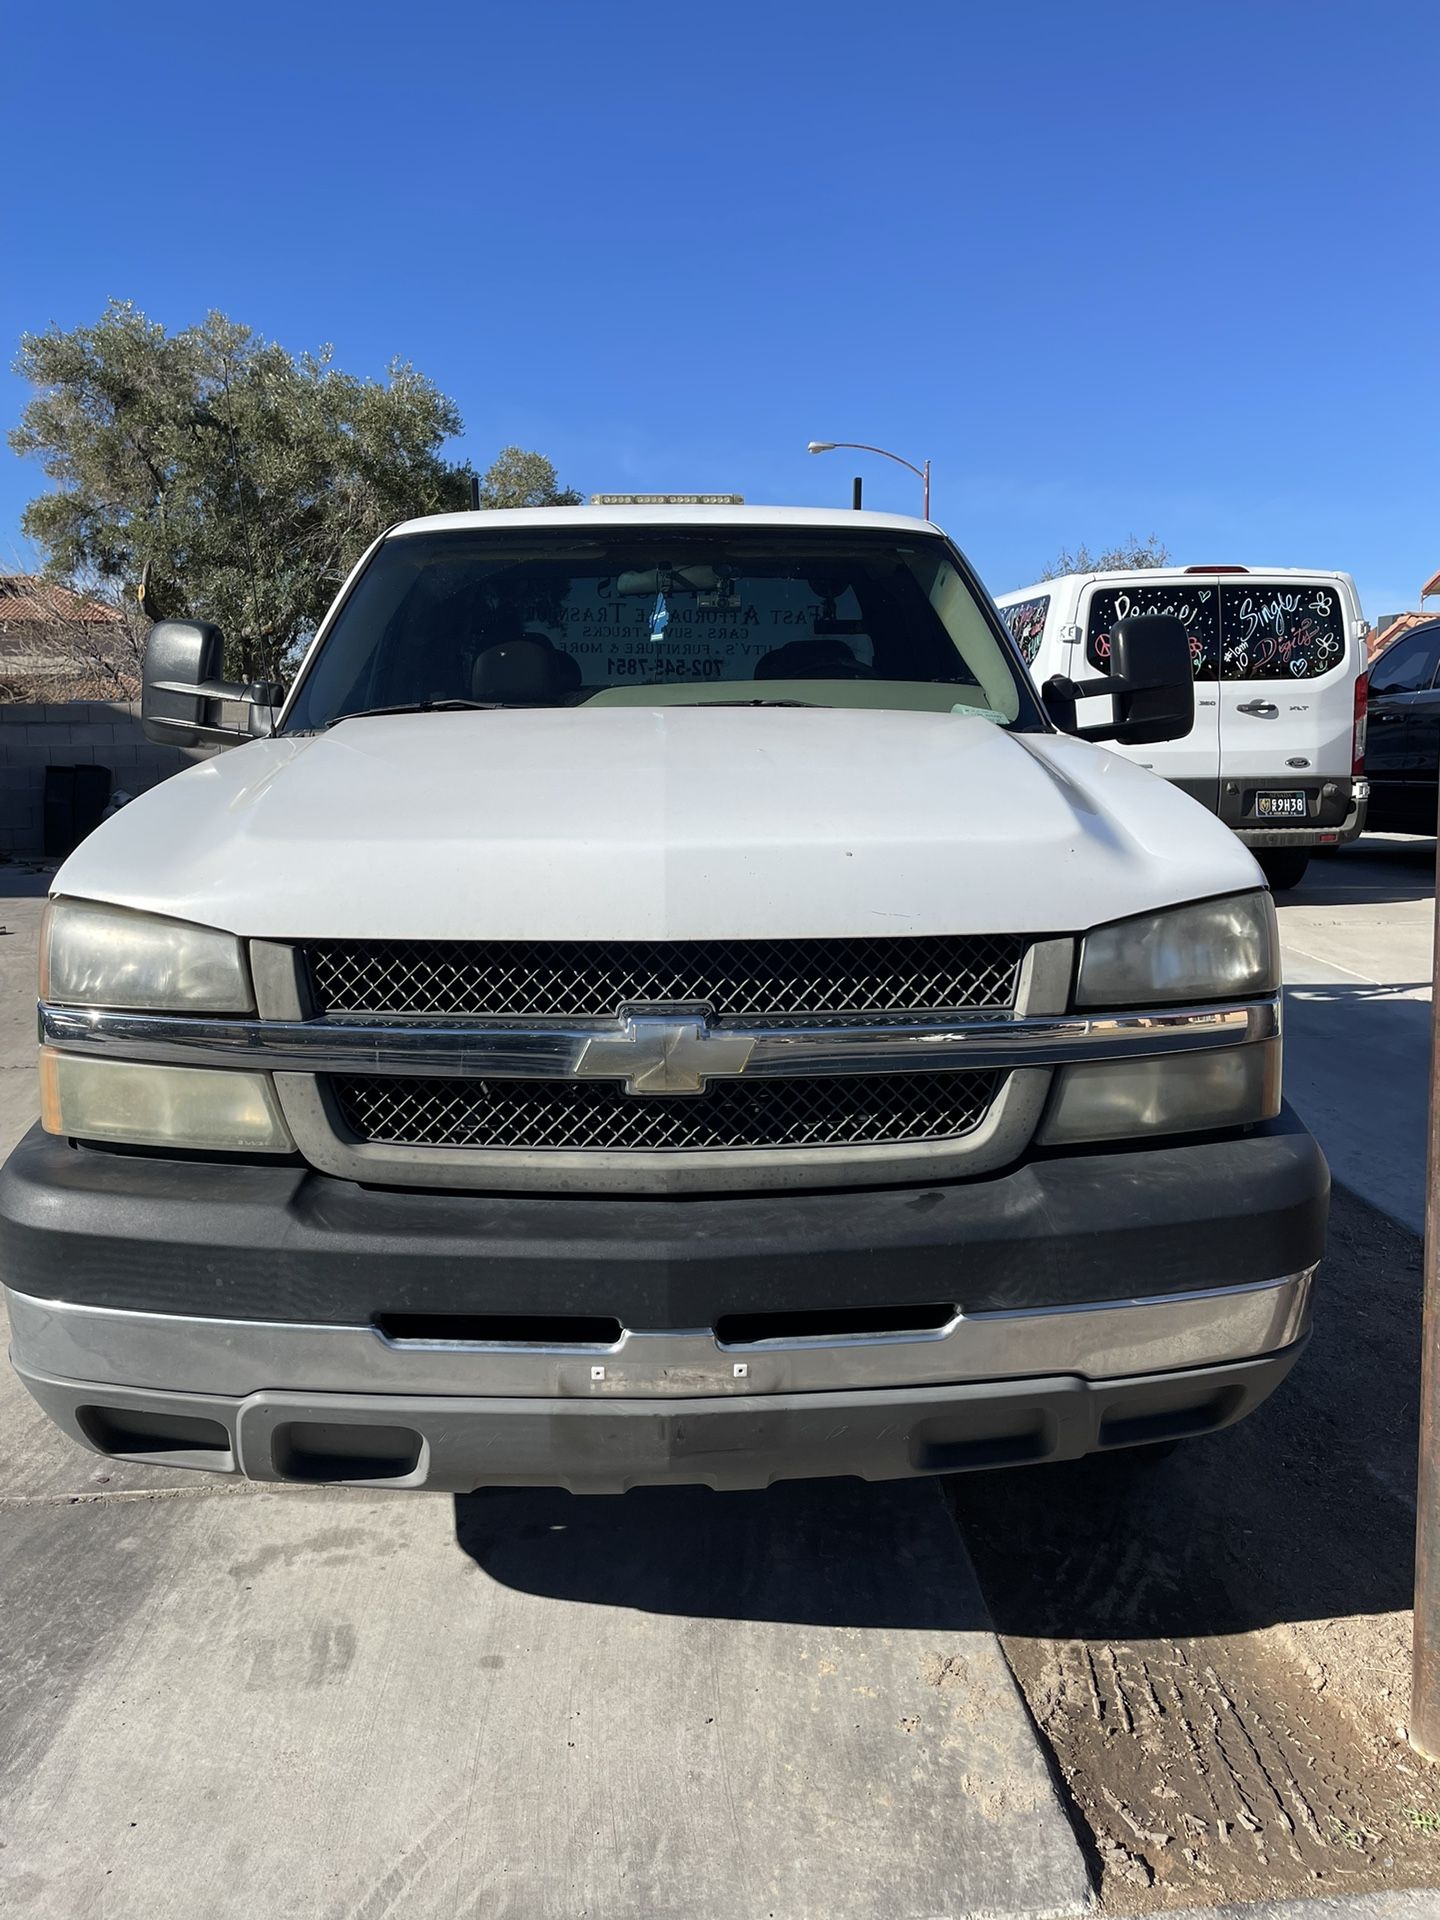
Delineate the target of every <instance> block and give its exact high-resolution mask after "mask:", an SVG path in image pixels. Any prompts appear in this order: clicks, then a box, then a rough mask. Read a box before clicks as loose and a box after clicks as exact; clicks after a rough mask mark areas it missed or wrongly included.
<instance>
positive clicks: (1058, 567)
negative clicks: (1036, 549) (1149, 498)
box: [1040, 533, 1170, 580]
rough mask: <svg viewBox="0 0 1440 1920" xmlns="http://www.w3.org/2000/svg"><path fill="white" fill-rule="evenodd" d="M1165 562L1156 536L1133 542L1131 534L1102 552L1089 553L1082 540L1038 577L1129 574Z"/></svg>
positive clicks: (1167, 551)
mask: <svg viewBox="0 0 1440 1920" xmlns="http://www.w3.org/2000/svg"><path fill="white" fill-rule="evenodd" d="M1169 561H1170V549H1169V548H1168V547H1167V546H1164V545H1163V544H1162V543H1161V541H1160V539H1159V537H1158V536H1157V535H1156V534H1153V533H1151V534H1147V535H1146V537H1145V538H1144V539H1143V540H1137V539H1136V537H1135V535H1134V534H1133V533H1132V534H1130V535H1128V536H1127V537H1126V539H1124V540H1123V541H1122V542H1121V543H1120V545H1119V546H1118V547H1106V549H1105V551H1104V552H1103V553H1091V551H1090V549H1089V548H1088V547H1087V546H1086V545H1085V543H1084V542H1083V541H1082V542H1081V543H1080V545H1079V546H1078V547H1076V549H1075V551H1074V552H1073V553H1071V552H1070V551H1069V549H1068V548H1066V547H1062V548H1061V549H1060V551H1059V553H1057V554H1056V556H1055V558H1054V559H1053V560H1052V561H1051V562H1050V564H1049V566H1048V567H1045V568H1043V569H1042V571H1041V574H1040V578H1041V579H1042V580H1058V579H1059V578H1060V576H1061V574H1062V573H1133V572H1134V571H1135V569H1136V568H1137V567H1163V566H1167V565H1168V564H1169Z"/></svg>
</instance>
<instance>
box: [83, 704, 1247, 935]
mask: <svg viewBox="0 0 1440 1920" xmlns="http://www.w3.org/2000/svg"><path fill="white" fill-rule="evenodd" d="M1262 884H1263V881H1262V879H1261V876H1260V872H1259V869H1258V868H1257V867H1256V865H1255V862H1254V861H1253V859H1252V858H1251V856H1250V854H1249V853H1248V852H1247V851H1246V850H1245V849H1244V847H1242V846H1241V844H1240V843H1239V841H1238V840H1236V839H1235V838H1234V837H1233V836H1232V835H1231V834H1230V833H1229V831H1228V830H1227V829H1225V828H1224V827H1222V826H1220V824H1219V823H1218V822H1217V821H1216V820H1214V819H1213V818H1212V817H1211V816H1210V815H1209V814H1207V813H1206V812H1205V811H1204V810H1203V809H1202V808H1201V807H1199V806H1198V805H1197V804H1196V803H1195V802H1194V801H1192V800H1190V799H1187V798H1186V796H1185V795H1184V794H1182V793H1180V792H1179V791H1178V790H1177V789H1176V788H1174V787H1171V786H1169V785H1167V784H1166V783H1165V782H1164V781H1163V780H1160V779H1157V778H1156V777H1155V776H1154V775H1152V774H1148V773H1146V772H1144V771H1143V770H1142V769H1141V768H1139V767H1136V766H1135V765H1134V764H1133V763H1132V762H1130V761H1128V760H1126V759H1125V758H1123V757H1122V756H1121V755H1119V754H1115V753H1109V752H1107V751H1105V750H1104V749H1103V748H1099V747H1094V746H1089V745H1086V744H1085V743H1083V742H1081V741H1077V740H1072V739H1068V738H1066V737H1064V736H1062V735H1058V734H1009V733H1006V732H1005V731H1003V729H1001V728H999V727H997V726H995V725H994V724H992V723H991V722H990V721H987V720H981V719H976V718H973V717H968V716H965V715H959V714H948V713H943V714H935V713H901V712H875V711H865V712H860V711H847V710H839V709H832V708H814V709H807V708H755V709H750V708H715V707H704V706H695V707H668V708H634V707H612V708H594V709H590V710H588V711H587V710H585V709H583V708H582V709H566V710H560V711H554V710H535V709H511V710H508V711H499V712H493V713H432V714H407V715H391V716H376V717H375V718H372V719H354V720H347V721H345V722H344V723H343V724H342V725H340V726H336V727H334V728H333V729H332V730H331V731H329V732H326V733H321V734H313V735H312V734H305V735H294V736H289V737H281V738H279V739H275V740H264V741H255V742H253V743H251V744H249V745H247V746H243V747H239V748H235V749H233V750H231V751H230V752H227V753H223V754H220V755H218V756H217V757H216V758H214V759H211V760H208V761H205V762H203V763H201V764H200V765H197V766H195V767H192V768H190V769H189V770H188V771H187V772H185V773H182V774H180V775H178V776H176V777H175V778H174V779H171V780H167V781H165V782H164V783H163V784H162V785H161V786H159V787H156V788H154V789H153V790H152V791H151V792H149V793H147V794H144V795H142V796H141V797H140V798H139V799H138V800H136V801H134V802H133V803H132V804H131V805H129V806H127V807H125V808H123V809H122V810H121V811H120V812H119V813H117V814H116V815H115V816H114V817H113V818H112V819H110V820H108V821H107V822H106V823H105V824H104V825H103V826H101V827H100V828H99V829H98V831H97V832H95V833H93V834H92V835H91V836H90V837H89V838H88V839H87V840H86V841H85V842H84V843H83V844H82V845H81V846H80V847H79V848H78V849H77V850H76V852H75V853H74V854H72V855H71V857H70V859H69V860H67V861H66V863H65V865H64V866H63V867H62V868H61V870H60V873H59V875H58V876H57V878H56V881H55V889H54V890H55V891H56V892H57V893H67V894H73V895H80V896H84V897H87V898H89V899H95V900H108V901H113V902H115V903H117V904H120V905H124V906H129V907H136V908H140V909H143V910H148V911H150V912H156V913H164V914H169V915H172V916H174V917H176V918H179V919H184V920H193V921H199V922H202V923H204V924H206V925H209V926H215V927H223V928H226V929H228V930H229V931H231V932H234V933H238V934H243V935H248V936H250V937H252V938H270V939H282V940H283V939H345V938H365V937H371V938H374V937H384V936H387V935H389V936H392V937H409V938H423V939H480V938H486V939H488V938H529V939H562V940H563V939H578V938H589V939H624V938H629V939H644V938H652V939H686V938H691V939H699V938H709V937H718V936H725V935H731V936H742V935H744V936H750V937H764V936H767V935H770V936H786V935H788V936H792V937H804V936H811V935H816V936H818V935H838V934H859V933H875V934H899V933H969V932H977V933H978V932H1002V931H1003V932H1007V933H1009V932H1013V933H1067V932H1074V931H1078V930H1079V929H1081V928H1083V927H1086V926H1090V925H1094V924H1096V923H1098V922H1101V921H1105V920H1113V919H1118V918H1120V917H1121V916H1123V915H1125V914H1130V913H1140V912H1143V911H1145V910H1146V909H1147V908H1151V907H1157V906H1165V905H1169V904H1172V903H1174V902H1176V901H1180V900H1186V899H1195V898H1200V897H1203V896H1205V895H1207V894H1218V893H1225V892H1229V891H1232V890H1235V889H1240V888H1246V887H1255V886H1259V885H1262Z"/></svg>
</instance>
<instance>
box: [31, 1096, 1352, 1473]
mask: <svg viewBox="0 0 1440 1920" xmlns="http://www.w3.org/2000/svg"><path fill="white" fill-rule="evenodd" d="M1327 1193H1328V1175H1327V1173H1326V1169H1325V1164H1324V1161H1323V1159H1322V1157H1321V1155H1320V1153H1319V1150H1318V1148H1317V1147H1316V1146H1315V1143H1314V1142H1313V1140H1311V1138H1310V1136H1309V1135H1308V1134H1307V1133H1306V1132H1305V1130H1304V1128H1303V1127H1301V1126H1300V1125H1299V1123H1298V1122H1297V1121H1295V1119H1294V1117H1293V1116H1292V1115H1290V1114H1289V1113H1288V1112H1287V1113H1284V1114H1282V1115H1281V1117H1280V1118H1279V1119H1277V1120H1275V1121H1273V1122H1271V1123H1269V1124H1268V1125H1266V1126H1264V1127H1258V1128H1255V1129H1253V1130H1252V1131H1251V1132H1249V1133H1247V1134H1245V1135H1243V1136H1239V1137H1234V1138H1214V1139H1197V1140H1191V1141H1182V1142H1170V1143H1166V1144H1165V1145H1161V1146H1155V1147H1150V1148H1143V1149H1133V1148H1132V1149H1129V1150H1118V1151H1116V1150H1109V1149H1104V1150H1096V1149H1092V1150H1089V1151H1086V1152H1077V1153H1069V1154H1051V1155H1040V1156H1037V1157H1036V1158H1034V1159H1032V1160H1030V1161H1028V1162H1026V1163H1025V1164H1023V1165H1021V1166H1018V1167H1015V1168H1013V1169H1012V1170H1011V1171H1010V1172H1009V1173H1007V1174H1004V1175H999V1176H993V1177H990V1178H987V1179H982V1180H976V1181H972V1182H967V1183H955V1184H947V1185H937V1186H933V1187H927V1188H905V1189H888V1190H887V1189H881V1190H859V1191H842V1192H834V1193H807V1194H769V1195H747V1196H740V1195H736V1196H713V1197H706V1198H698V1197H697V1198H694V1199H690V1198H685V1199H675V1198H669V1199H655V1200H640V1199H634V1198H629V1197H626V1198H606V1199H595V1198H593V1197H588V1196H575V1197H555V1196H545V1197H538V1196H528V1195H504V1196H490V1195H483V1194H456V1193H438V1194H435V1193H413V1192H404V1193H396V1192H387V1191H376V1190H371V1189H366V1188H362V1187H359V1186H357V1185H355V1184H353V1183H351V1182H348V1181H342V1180H336V1179H333V1178H331V1177H328V1176H325V1175H321V1174H317V1173H315V1172H313V1171H311V1170H309V1169H306V1168H304V1167H299V1166H265V1167H254V1166H239V1165H228V1166H227V1165H218V1164H214V1163H207V1162H200V1161H182V1160H162V1159H158V1158H155V1157H152V1156H135V1155H123V1154H111V1153H103V1152H95V1151H87V1150H81V1149H76V1148H72V1147H70V1146H68V1145H67V1144H65V1143H64V1142H60V1141H55V1140H51V1139H49V1138H47V1137H46V1136H44V1135H43V1134H40V1133H38V1131H37V1132H36V1133H32V1134H31V1135H30V1136H28V1137H27V1139H26V1140H25V1141H23V1142H22V1143H21V1145H20V1147H19V1148H17V1150H16V1152H15V1153H14V1155H12V1157H11V1160H10V1161H9V1163H8V1165H7V1167H6V1169H5V1171H4V1173H3V1175H0V1275H3V1278H4V1280H5V1282H6V1283H7V1286H8V1288H9V1290H10V1305H11V1316H12V1334H13V1344H12V1358H13V1359H14V1362H15V1365H16V1368H17V1370H18V1371H19V1373H20V1375H21V1377H22V1379H23V1380H24V1381H25V1383H26V1385H27V1386H28V1387H29V1388H30V1390H31V1391H32V1393H34V1395H35V1396H36V1398H37V1399H38V1400H39V1401H40V1402H41V1404H42V1405H43V1406H45V1407H46V1408H47V1410H48V1411H49V1412H50V1413H51V1414H52V1416H53V1417H54V1418H55V1419H56V1420H57V1421H58V1422H59V1424H60V1425H61V1426H62V1427H64V1428H65V1430H66V1431H67V1432H69V1433H70V1434H72V1435H73V1436H74V1437H75V1438H77V1439H80V1440H82V1441H83V1442H85V1443H86V1444H88V1445H91V1446H95V1447H97V1448H98V1449H99V1450H101V1451H103V1452H107V1453H111V1454H114V1455H118V1456H122V1457H126V1458H131V1459H144V1460H150V1461H168V1462H170V1463H172V1464H176V1465H185V1466H198V1467H211V1468H214V1469H217V1470H220V1471H226V1472H243V1473H246V1474H249V1475H251V1476H252V1477H256V1478H261V1479H287V1480H297V1481H302V1482H342V1483H345V1484H358V1485H379V1486H428V1487H437V1488H455V1489H463V1488H469V1487H474V1486H477V1485H482V1484H506V1483H509V1484H547V1485H548V1484H559V1485H564V1486H568V1487H571V1488H573V1489H575V1490H588V1491H601V1490H613V1489H616V1488H619V1487H624V1486H629V1485H635V1484H642V1483H645V1482H650V1481H664V1480H692V1481H700V1482H704V1483H706V1484H709V1485H712V1486H717V1487H720V1486H724V1487H745V1486H763V1485H765V1484H767V1483H768V1482H769V1481H771V1480H773V1479H777V1478H786V1477H803V1476H806V1475H811V1474H837V1473H854V1474H860V1475H862V1476H864V1477H867V1478H874V1479H878V1478H885V1477H889V1476H892V1475H895V1474H902V1473H916V1472H922V1473H923V1472H944V1471H953V1470H956V1469H958V1468H961V1467H966V1466H988V1465H999V1464H1007V1463H1011V1462H1020V1461H1029V1460H1042V1459H1053V1458H1066V1457H1071V1456H1073V1455H1075V1454H1078V1453H1083V1452H1086V1451H1089V1450H1092V1449H1094V1448H1106V1447H1113V1446H1124V1445H1131V1444H1136V1443H1138V1442H1140V1441H1144V1440H1150V1439H1162V1438H1169V1437H1172V1436H1175V1435H1179V1434H1183V1433H1194V1432H1203V1431H1208V1430H1209V1429H1211V1428H1213V1427H1216V1426H1222V1425H1225V1424H1227V1423H1228V1422H1229V1421H1230V1420H1233V1419H1237V1418H1239V1417H1240V1416H1241V1415H1242V1414H1243V1413H1245V1412H1247V1411H1249V1409H1250V1408H1251V1407H1252V1406H1253V1405H1254V1404H1256V1403H1257V1401H1258V1400H1259V1399H1261V1398H1263V1397H1264V1395H1265V1393H1267V1392H1269V1391H1270V1389H1271V1388H1272V1387H1273V1386H1274V1385H1275V1384H1276V1383H1277V1382H1278V1381H1279V1380H1280V1379H1281V1378H1282V1377H1283V1375H1284V1373H1285V1372H1286V1371H1288V1368H1289V1366H1290V1365H1291V1364H1292V1362H1293V1360H1294V1358H1295V1356H1296V1354H1297V1353H1298V1351H1299V1348H1300V1346H1301V1344H1302V1343H1303V1339H1304V1336H1305V1331H1306V1326H1307V1319H1308V1298H1309V1275H1310V1272H1311V1270H1312V1269H1313V1268H1314V1266H1315V1263H1316V1262H1317V1261H1318V1260H1319V1258H1320V1255H1321V1252H1322V1251H1323V1242H1324V1230H1325V1214H1326V1202H1327ZM935 1303H940V1304H941V1305H942V1306H944V1307H945V1310H946V1312H945V1314H942V1315H941V1316H940V1317H939V1319H938V1320H937V1319H936V1317H935V1313H934V1307H935ZM946 1303H950V1304H949V1305H947V1304H946ZM920 1307H927V1309H928V1313H929V1317H928V1318H925V1319H923V1320H922V1319H921V1318H920V1317H913V1318H912V1317H909V1310H910V1309H911V1308H920ZM822 1313H823V1314H829V1315H836V1314H838V1313H848V1314H850V1315H851V1316H852V1317H855V1316H858V1319H857V1322H856V1323H857V1325H865V1326H867V1327H868V1328H869V1329H870V1330H869V1331H868V1332H864V1333H856V1332H847V1331H845V1330H844V1329H843V1328H841V1329H838V1330H837V1328H836V1327H835V1326H834V1325H833V1324H831V1325H829V1326H828V1327H825V1328H816V1329H812V1330H811V1331H808V1332H807V1329H806V1324H805V1320H804V1316H805V1315H807V1314H822ZM775 1314H782V1315H787V1316H791V1317H792V1321H793V1324H792V1325H791V1326H790V1327H789V1328H788V1330H786V1331H782V1332H781V1333H780V1334H775V1333H773V1332H772V1331H767V1329H771V1328H773V1326H774V1322H773V1321H771V1320H757V1319H756V1316H766V1315H769V1316H773V1315H775ZM946 1314H948V1316H949V1317H948V1318H946ZM575 1315H583V1316H587V1317H590V1318H598V1319H602V1320H606V1321H608V1322H609V1323H610V1324H611V1325H612V1326H613V1327H614V1329H615V1333H614V1335H613V1337H612V1336H606V1335H603V1334H602V1335H601V1336H599V1337H596V1336H595V1335H594V1334H588V1335H586V1337H585V1339H584V1340H583V1341H578V1342H577V1341H576V1340H575V1339H574V1338H573V1336H571V1335H567V1334H566V1333H565V1332H564V1331H563V1323H564V1321H565V1319H566V1318H567V1317H568V1316H575ZM437 1316H438V1320H437V1319H436V1318H435V1317H437ZM547 1316H549V1317H553V1319H554V1320H555V1321H556V1323H557V1325H558V1326H559V1327H560V1328H561V1330H560V1331H558V1332H555V1333H553V1334H547V1333H546V1332H545V1328H544V1325H543V1322H544V1321H545V1319H546V1317H547ZM417 1318H420V1319H422V1320H423V1323H424V1324H423V1326H422V1328H421V1331H420V1333H419V1334H418V1335H414V1334H407V1333H404V1332H401V1333H396V1332H395V1331H394V1329H395V1328H397V1327H401V1328H403V1327H413V1326H414V1325H415V1322H416V1320H417ZM500 1320H510V1321H512V1322H523V1326H524V1329H528V1331H521V1332H518V1333H515V1332H512V1333H510V1334H507V1336H506V1337H505V1338H503V1339H502V1338H500V1337H498V1336H497V1335H496V1333H495V1331H494V1328H495V1324H496V1322H497V1321H500ZM747 1321H748V1326H747V1325H746V1322H747ZM463 1322H468V1323H469V1324H468V1326H466V1325H462V1323H463ZM477 1326H478V1330H477ZM737 1327H738V1328H739V1331H738V1332H737V1331H736V1329H737ZM487 1329H488V1330H487ZM877 1329H878V1330H877Z"/></svg>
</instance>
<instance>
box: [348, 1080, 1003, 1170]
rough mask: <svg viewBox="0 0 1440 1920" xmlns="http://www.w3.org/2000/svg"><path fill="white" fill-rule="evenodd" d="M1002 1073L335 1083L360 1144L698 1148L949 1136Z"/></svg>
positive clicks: (984, 1101) (983, 1102) (977, 1115)
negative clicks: (655, 1084)
mask: <svg viewBox="0 0 1440 1920" xmlns="http://www.w3.org/2000/svg"><path fill="white" fill-rule="evenodd" d="M1001 1077H1002V1076H1001V1075H1000V1074H999V1073H873V1074H869V1073H867V1074H834V1075H830V1076H826V1077H822V1076H818V1075H817V1076H815V1077H813V1078H803V1079H802V1078H797V1079H793V1080H745V1079H743V1078H736V1079H734V1080H715V1081H712V1082H711V1084H710V1086H709V1088H708V1090H707V1091H706V1092H704V1093H700V1094H668V1095H661V1096H655V1095H652V1096H650V1097H649V1098H646V1097H645V1096H644V1095H637V1094H628V1093H626V1092H625V1090H624V1089H623V1088H622V1087H620V1086H618V1085H615V1084H613V1083H611V1082H609V1081H602V1080H407V1079H381V1078H377V1077H375V1076H364V1077H355V1078H349V1077H346V1078H339V1077H337V1078H336V1079H334V1080H333V1081H332V1082H331V1085H332V1087H333V1089H334V1092H335V1095H336V1098H337V1100H338V1101H339V1104H340V1110H341V1113H342V1115H343V1116H344V1119H345V1122H346V1125H347V1126H348V1127H349V1128H350V1130H351V1132H352V1133H353V1134H355V1135H356V1137H357V1138H359V1139H361V1140H369V1141H376V1142H383V1143H385V1144H387V1145H390V1146H410V1147H490V1148H504V1147H516V1148H528V1149H531V1150H536V1149H542V1150H543V1149H547V1148H548V1149H551V1150H554V1151H570V1152H587V1151H588V1152H593V1153H600V1152H607V1151H609V1152H626V1151H629V1152H643V1151H651V1152H653V1151H657V1150H658V1151H662V1152H663V1151H668V1152H686V1151H690V1152H695V1151H700V1150H702V1149H706V1148H709V1149H712V1150H713V1149H718V1148H723V1147H850V1146H873V1145H880V1144H892V1143H897V1142H901V1141H916V1140H955V1139H958V1138H959V1137H960V1136H961V1135H962V1134H966V1133H969V1132H971V1131H972V1130H973V1129H974V1128H975V1127H976V1126H978V1125H979V1123H980V1121H981V1120H982V1119H983V1118H984V1116H985V1113H986V1111H987V1110H988V1108H989V1106H990V1103H991V1101H992V1100H993V1099H994V1097H995V1092H996V1089H997V1087H998V1086H999V1083H1000V1080H1001Z"/></svg>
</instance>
